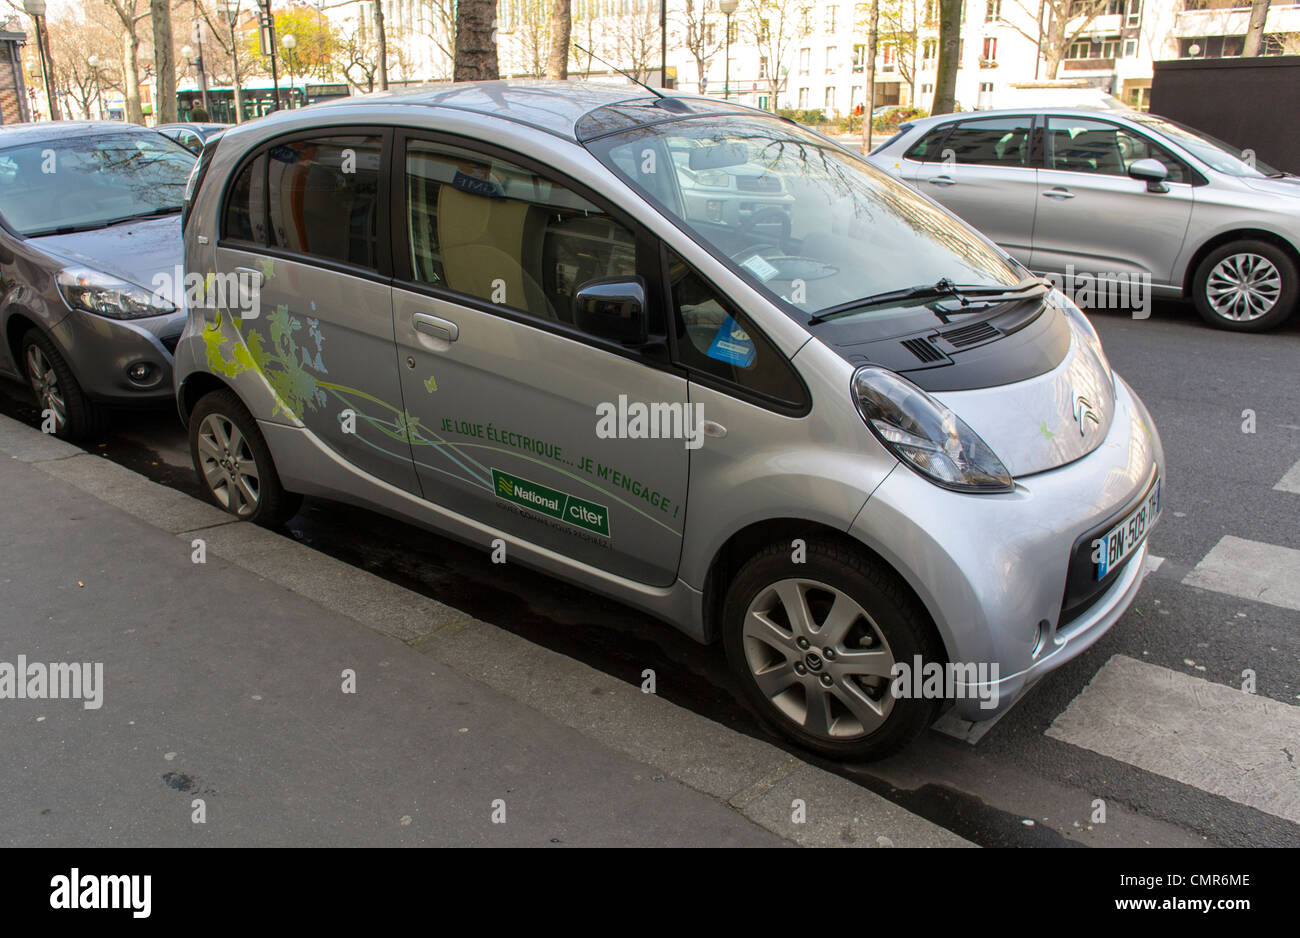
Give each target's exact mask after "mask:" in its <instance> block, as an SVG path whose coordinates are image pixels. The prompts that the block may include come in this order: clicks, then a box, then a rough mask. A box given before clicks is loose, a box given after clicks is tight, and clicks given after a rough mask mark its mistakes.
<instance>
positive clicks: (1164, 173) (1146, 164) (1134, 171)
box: [1128, 159, 1169, 192]
mask: <svg viewBox="0 0 1300 938" xmlns="http://www.w3.org/2000/svg"><path fill="white" fill-rule="evenodd" d="M1128 174H1129V175H1130V176H1132V177H1133V178H1134V179H1141V180H1143V181H1144V182H1146V184H1147V192H1168V191H1169V187H1168V186H1167V185H1165V180H1166V179H1168V178H1169V170H1168V169H1166V168H1165V164H1164V163H1162V162H1160V161H1159V160H1151V159H1147V160H1134V161H1133V162H1132V163H1131V164H1129V168H1128Z"/></svg>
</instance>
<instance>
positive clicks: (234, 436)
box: [190, 391, 302, 527]
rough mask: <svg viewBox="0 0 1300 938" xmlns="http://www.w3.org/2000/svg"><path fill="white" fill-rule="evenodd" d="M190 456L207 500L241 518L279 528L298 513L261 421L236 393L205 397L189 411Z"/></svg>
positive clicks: (296, 499)
mask: <svg viewBox="0 0 1300 938" xmlns="http://www.w3.org/2000/svg"><path fill="white" fill-rule="evenodd" d="M190 458H191V459H192V460H193V461H194V470H195V472H197V473H198V475H199V481H200V482H202V484H203V492H204V494H205V495H206V496H207V497H208V500H209V501H211V502H212V503H213V504H215V505H216V506H217V507H218V508H221V509H223V510H225V511H228V512H230V513H231V514H232V515H234V516H235V517H236V518H239V519H240V520H241V521H252V522H254V523H256V524H261V525H266V526H267V527H276V526H278V525H280V524H283V523H284V522H285V521H288V520H289V519H290V518H292V517H293V516H294V515H296V514H297V513H298V509H299V507H301V505H302V496H300V495H295V494H294V493H292V492H286V491H285V490H284V486H283V485H281V484H280V476H279V474H278V473H277V472H276V471H275V463H274V462H272V460H271V450H270V448H269V447H268V446H267V445H266V440H265V439H263V437H262V432H261V431H260V430H259V429H258V428H257V421H256V420H254V419H253V415H252V414H250V413H249V412H248V408H246V407H245V406H244V404H243V402H242V401H240V399H239V398H238V397H236V396H235V394H234V392H232V391H213V392H211V393H209V394H205V395H204V396H203V397H202V398H200V400H199V403H198V404H197V405H196V406H195V408H194V412H193V413H192V414H190Z"/></svg>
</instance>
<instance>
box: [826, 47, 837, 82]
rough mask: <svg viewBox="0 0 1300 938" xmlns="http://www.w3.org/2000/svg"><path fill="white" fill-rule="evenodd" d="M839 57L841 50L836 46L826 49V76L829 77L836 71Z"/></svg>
mask: <svg viewBox="0 0 1300 938" xmlns="http://www.w3.org/2000/svg"><path fill="white" fill-rule="evenodd" d="M838 55H839V49H838V48H837V47H836V46H827V47H826V74H827V75H829V74H831V73H832V72H834V71H835V70H836V68H835V67H836V64H837V62H836V58H837V56H838Z"/></svg>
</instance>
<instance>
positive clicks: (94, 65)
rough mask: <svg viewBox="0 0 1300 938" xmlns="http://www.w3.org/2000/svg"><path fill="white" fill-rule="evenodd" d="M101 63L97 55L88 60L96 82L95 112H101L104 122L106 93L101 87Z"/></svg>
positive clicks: (87, 62) (100, 116) (100, 117)
mask: <svg viewBox="0 0 1300 938" xmlns="http://www.w3.org/2000/svg"><path fill="white" fill-rule="evenodd" d="M99 63H100V59H99V56H97V55H93V54H92V55H91V56H90V57H89V58H88V59H86V64H87V65H89V66H90V75H91V77H92V78H93V79H94V81H95V110H97V111H99V119H100V120H103V119H104V93H103V91H102V90H101V89H100V87H99ZM87 110H89V109H87ZM86 116H87V117H89V116H90V115H89V114H87V115H86Z"/></svg>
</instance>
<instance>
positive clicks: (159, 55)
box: [149, 0, 176, 124]
mask: <svg viewBox="0 0 1300 938" xmlns="http://www.w3.org/2000/svg"><path fill="white" fill-rule="evenodd" d="M149 18H150V20H151V21H152V24H153V74H154V82H155V84H154V92H155V93H154V102H153V113H154V123H156V124H172V123H175V121H176V57H175V52H174V49H173V47H174V46H175V41H174V40H173V39H172V4H171V0H149Z"/></svg>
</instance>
